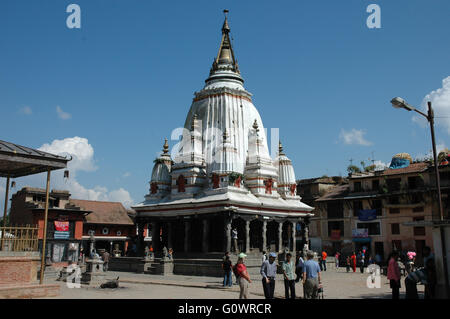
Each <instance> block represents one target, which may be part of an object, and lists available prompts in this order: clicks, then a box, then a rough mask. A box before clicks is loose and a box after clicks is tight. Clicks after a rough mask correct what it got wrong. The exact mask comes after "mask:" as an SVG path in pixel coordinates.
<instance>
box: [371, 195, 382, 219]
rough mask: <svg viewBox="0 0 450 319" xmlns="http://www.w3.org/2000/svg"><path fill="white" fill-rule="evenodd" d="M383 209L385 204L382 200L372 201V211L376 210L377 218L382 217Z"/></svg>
mask: <svg viewBox="0 0 450 319" xmlns="http://www.w3.org/2000/svg"><path fill="white" fill-rule="evenodd" d="M382 208H383V203H382V202H381V199H374V200H373V201H372V209H375V210H376V211H377V216H381V215H382Z"/></svg>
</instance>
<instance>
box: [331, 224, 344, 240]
mask: <svg viewBox="0 0 450 319" xmlns="http://www.w3.org/2000/svg"><path fill="white" fill-rule="evenodd" d="M333 230H335V231H336V230H338V231H339V232H340V237H344V222H343V221H330V222H328V237H331V233H332V231H333Z"/></svg>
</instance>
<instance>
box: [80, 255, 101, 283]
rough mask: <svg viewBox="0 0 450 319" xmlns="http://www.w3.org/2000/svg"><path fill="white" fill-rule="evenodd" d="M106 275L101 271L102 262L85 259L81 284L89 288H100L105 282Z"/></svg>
mask: <svg viewBox="0 0 450 319" xmlns="http://www.w3.org/2000/svg"><path fill="white" fill-rule="evenodd" d="M105 276H106V274H105V273H104V271H103V260H101V259H87V260H86V272H85V273H83V274H82V276H81V283H83V284H87V285H89V286H100V285H101V284H102V283H104V282H105Z"/></svg>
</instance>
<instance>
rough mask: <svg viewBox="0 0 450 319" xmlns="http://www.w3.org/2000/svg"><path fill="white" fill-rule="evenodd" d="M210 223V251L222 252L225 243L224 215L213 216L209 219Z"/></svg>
mask: <svg viewBox="0 0 450 319" xmlns="http://www.w3.org/2000/svg"><path fill="white" fill-rule="evenodd" d="M208 225H209V251H211V252H212V251H214V252H222V250H223V245H224V241H225V238H224V219H223V217H222V216H213V217H212V218H210V219H209V220H208Z"/></svg>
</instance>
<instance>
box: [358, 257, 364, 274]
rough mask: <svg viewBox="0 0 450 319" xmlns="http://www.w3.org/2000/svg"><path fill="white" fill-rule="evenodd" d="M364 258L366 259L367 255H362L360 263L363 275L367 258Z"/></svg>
mask: <svg viewBox="0 0 450 319" xmlns="http://www.w3.org/2000/svg"><path fill="white" fill-rule="evenodd" d="M364 257H365V255H364V254H362V255H361V259H360V261H359V270H360V271H361V273H362V274H363V273H364V266H365V258H364Z"/></svg>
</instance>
